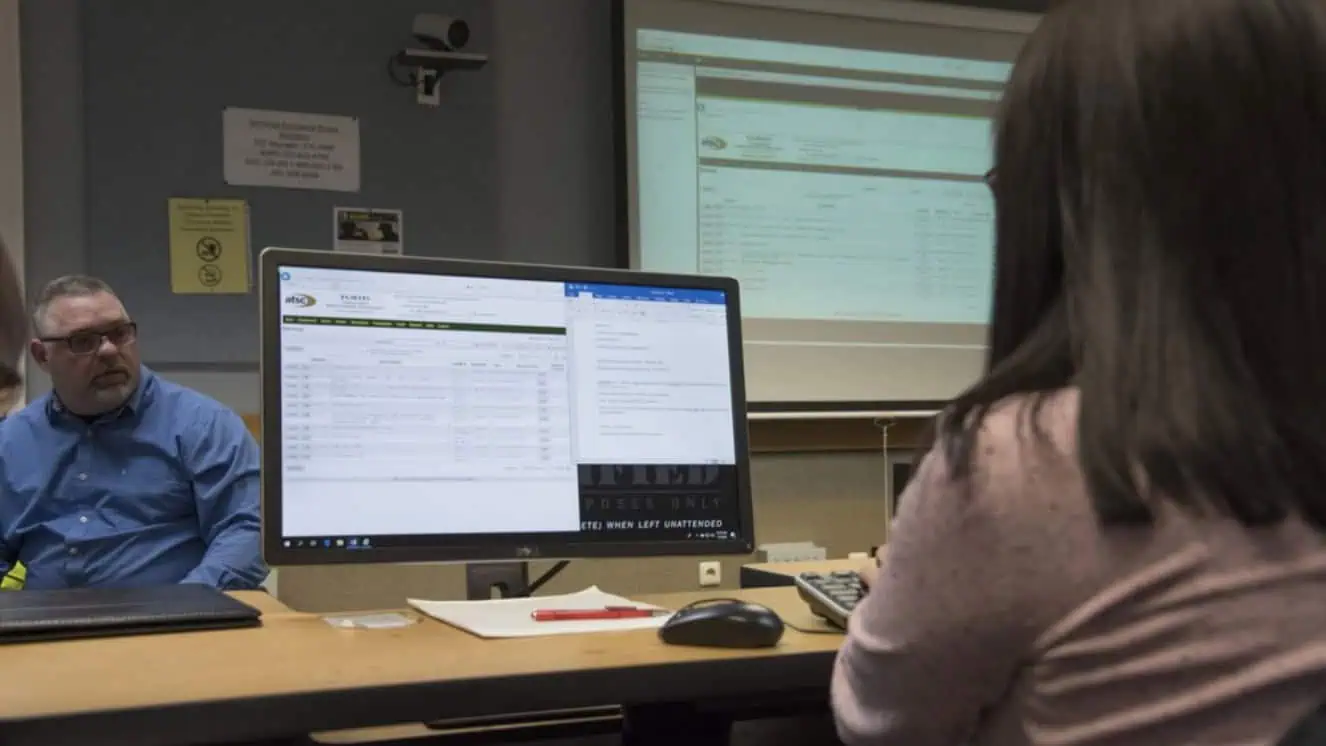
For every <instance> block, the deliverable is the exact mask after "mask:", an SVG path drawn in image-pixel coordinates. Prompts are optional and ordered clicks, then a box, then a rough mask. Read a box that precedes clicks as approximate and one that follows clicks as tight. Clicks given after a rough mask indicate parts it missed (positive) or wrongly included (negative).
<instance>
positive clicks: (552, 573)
mask: <svg viewBox="0 0 1326 746" xmlns="http://www.w3.org/2000/svg"><path fill="white" fill-rule="evenodd" d="M569 564H571V563H570V561H568V560H561V561H560V562H558V563H557V564H555V565H553V566H552V567H550V568H548V571H547V572H545V573H544V574H542V575H540V576H539V577H537V578H535V579H534V582H532V583H530V584H529V594H530V595H531V596H533V595H534V592H535V591H537V590H538V589H540V588H542V587H543V586H544V585H545V584H547V582H548V581H549V580H552V579H553V578H555V577H557V575H558V574H559V573H561V572H562V570H565V569H566V566H567V565H569Z"/></svg>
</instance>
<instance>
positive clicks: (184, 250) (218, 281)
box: [167, 197, 250, 294]
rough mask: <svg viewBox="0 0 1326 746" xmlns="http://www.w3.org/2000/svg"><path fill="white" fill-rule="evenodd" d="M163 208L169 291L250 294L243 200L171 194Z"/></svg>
mask: <svg viewBox="0 0 1326 746" xmlns="http://www.w3.org/2000/svg"><path fill="white" fill-rule="evenodd" d="M167 209H168V210H169V212H170V290H171V292H173V293H186V294H199V293H247V292H249V286H250V283H249V206H248V203H247V202H245V201H244V200H242V199H186V198H178V197H176V198H172V199H170V200H169V204H168V206H167Z"/></svg>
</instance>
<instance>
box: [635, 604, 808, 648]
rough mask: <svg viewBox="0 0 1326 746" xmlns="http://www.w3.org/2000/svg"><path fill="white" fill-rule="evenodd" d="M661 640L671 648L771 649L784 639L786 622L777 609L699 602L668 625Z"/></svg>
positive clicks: (665, 624)
mask: <svg viewBox="0 0 1326 746" xmlns="http://www.w3.org/2000/svg"><path fill="white" fill-rule="evenodd" d="M658 637H659V639H660V640H662V641H663V642H665V643H667V644H668V645H693V646H698V647H707V648H771V647H773V646H775V645H777V644H778V641H779V640H781V639H782V638H783V620H782V618H781V617H779V616H778V614H777V613H776V612H774V610H773V609H770V608H769V607H767V606H761V605H759V604H753V603H748V602H746V601H737V600H734V599H726V598H723V599H713V600H708V601H698V602H696V603H693V604H691V605H689V606H686V607H683V608H682V609H680V610H678V611H677V613H675V614H673V615H672V616H671V617H670V618H669V619H668V620H667V621H666V622H664V623H663V626H662V627H660V628H659V630H658Z"/></svg>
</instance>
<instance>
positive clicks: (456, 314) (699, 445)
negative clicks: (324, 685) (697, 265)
mask: <svg viewBox="0 0 1326 746" xmlns="http://www.w3.org/2000/svg"><path fill="white" fill-rule="evenodd" d="M280 294H281V309H282V315H281V325H280V350H281V354H280V366H281V374H280V375H281V398H280V411H281V435H282V463H281V469H282V501H281V505H282V533H283V535H284V537H286V540H287V541H288V542H291V543H292V545H294V546H305V545H306V544H305V542H308V543H309V545H316V546H323V545H324V544H325V545H327V546H337V547H338V548H339V547H344V546H347V544H346V542H354V544H353V545H348V546H358V545H361V542H363V543H362V546H364V547H369V546H381V545H383V543H384V542H386V543H388V544H390V543H393V542H395V543H398V544H405V543H419V542H427V541H430V540H433V539H435V538H436V537H438V536H467V535H491V534H511V535H525V534H537V535H544V536H547V535H556V534H564V535H568V536H569V535H577V536H580V537H581V538H584V537H585V536H588V537H589V540H594V538H595V537H602V538H605V539H606V538H610V539H613V540H616V541H621V540H622V534H623V533H629V534H631V536H632V537H633V538H638V539H640V540H648V539H655V540H657V539H677V540H682V539H695V538H714V539H724V538H728V534H729V532H732V531H734V530H735V521H736V520H737V505H736V504H735V500H734V499H726V498H724V497H721V496H724V495H728V494H735V493H734V492H732V491H730V490H728V491H725V490H724V489H723V488H724V487H725V485H728V484H730V483H731V480H734V479H736V475H735V464H736V458H737V448H736V444H735V442H734V425H733V417H734V413H733V405H732V392H731V378H730V376H731V373H730V371H731V366H730V361H729V358H728V331H727V327H728V324H727V299H726V296H725V294H724V293H722V292H719V291H706V290H686V289H669V288H655V287H642V286H625V285H595V284H570V283H560V282H546V281H525V280H510V279H496V278H479V277H452V276H438V275H416V274H403V273H387V272H378V271H366V270H347V269H329V268H310V267H290V268H282V269H281V270H280ZM733 535H735V533H733ZM429 537H433V539H430V538H429ZM315 542H316V544H314V543H315Z"/></svg>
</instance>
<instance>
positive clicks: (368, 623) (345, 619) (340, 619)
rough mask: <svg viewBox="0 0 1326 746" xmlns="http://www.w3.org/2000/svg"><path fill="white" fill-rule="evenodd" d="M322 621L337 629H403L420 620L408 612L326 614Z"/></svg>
mask: <svg viewBox="0 0 1326 746" xmlns="http://www.w3.org/2000/svg"><path fill="white" fill-rule="evenodd" d="M322 621H324V622H326V623H327V624H330V625H331V626H333V627H335V628H337V629H401V628H402V627H408V626H410V625H411V624H414V623H415V622H417V621H419V618H418V617H415V616H412V615H408V614H396V613H387V614H340V615H337V616H325V617H323V618H322Z"/></svg>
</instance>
